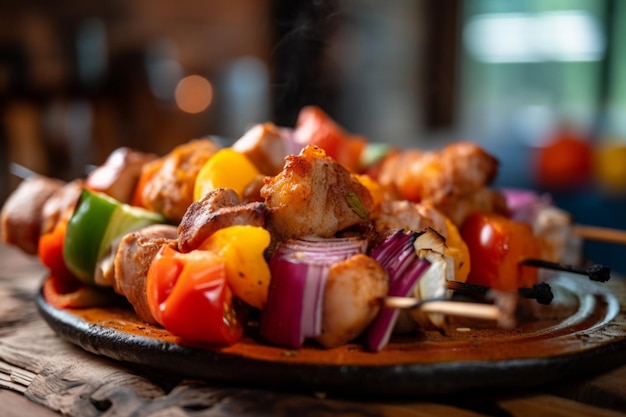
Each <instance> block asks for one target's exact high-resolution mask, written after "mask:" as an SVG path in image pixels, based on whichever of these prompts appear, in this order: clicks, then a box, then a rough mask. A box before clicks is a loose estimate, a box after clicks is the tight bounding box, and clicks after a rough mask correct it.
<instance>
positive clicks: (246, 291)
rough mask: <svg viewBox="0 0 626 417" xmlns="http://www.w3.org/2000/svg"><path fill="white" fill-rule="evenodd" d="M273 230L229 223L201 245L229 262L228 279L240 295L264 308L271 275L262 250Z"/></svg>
mask: <svg viewBox="0 0 626 417" xmlns="http://www.w3.org/2000/svg"><path fill="white" fill-rule="evenodd" d="M269 244H270V233H269V232H268V231H267V230H265V229H264V228H262V227H257V226H245V225H239V226H229V227H225V228H223V229H220V230H218V231H216V232H215V233H213V234H212V235H211V236H210V237H209V238H208V239H207V240H206V241H205V242H204V243H203V244H202V245H201V247H200V249H205V250H209V251H211V252H213V253H215V254H217V255H218V256H219V257H220V259H222V261H224V263H225V264H226V280H227V282H228V285H229V287H230V289H231V291H232V292H233V294H235V295H236V296H237V297H239V298H240V299H241V300H243V301H244V302H246V303H248V304H250V305H251V306H253V307H256V308H259V309H262V308H263V307H264V306H265V302H266V301H267V291H268V289H269V283H270V278H271V273H270V268H269V265H268V264H267V262H266V261H265V258H264V256H263V252H264V251H265V249H266V248H267V247H268V246H269Z"/></svg>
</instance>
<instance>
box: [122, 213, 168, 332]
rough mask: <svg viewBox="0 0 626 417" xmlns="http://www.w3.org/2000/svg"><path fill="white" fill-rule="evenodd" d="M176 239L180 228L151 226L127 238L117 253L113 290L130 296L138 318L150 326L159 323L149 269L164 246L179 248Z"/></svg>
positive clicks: (129, 298)
mask: <svg viewBox="0 0 626 417" xmlns="http://www.w3.org/2000/svg"><path fill="white" fill-rule="evenodd" d="M176 236H177V230H176V226H171V225H163V224H159V225H153V226H148V227H145V228H143V229H141V230H138V231H136V232H132V233H129V234H127V235H125V236H124V237H123V238H122V240H121V242H120V244H119V246H118V249H117V251H116V252H115V258H114V269H113V270H114V277H113V289H114V290H115V292H116V293H118V294H120V295H122V296H124V297H126V299H127V300H128V302H129V303H130V304H131V305H132V306H133V308H134V310H135V312H136V313H137V315H138V316H139V317H140V318H141V319H142V320H144V321H146V322H147V323H156V320H155V319H154V317H152V313H151V312H150V308H149V307H148V298H147V295H146V277H147V276H148V269H149V268H150V263H151V262H152V259H153V258H154V257H155V255H156V254H157V252H158V251H159V249H161V246H163V245H172V246H173V247H176Z"/></svg>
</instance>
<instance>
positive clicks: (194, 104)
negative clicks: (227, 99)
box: [175, 75, 213, 113]
mask: <svg viewBox="0 0 626 417" xmlns="http://www.w3.org/2000/svg"><path fill="white" fill-rule="evenodd" d="M175 99H176V105H177V106H178V108H179V109H181V110H182V111H184V112H187V113H200V112H203V111H204V110H206V109H207V108H208V107H209V106H210V105H211V102H212V101H213V86H212V85H211V83H210V82H209V80H207V79H206V78H204V77H201V76H199V75H189V76H187V77H184V78H183V79H181V80H180V81H179V82H178V85H177V86H176V93H175Z"/></svg>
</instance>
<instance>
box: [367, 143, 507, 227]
mask: <svg viewBox="0 0 626 417" xmlns="http://www.w3.org/2000/svg"><path fill="white" fill-rule="evenodd" d="M497 171H498V161H497V159H496V158H494V157H493V156H492V155H490V154H489V153H487V152H486V151H485V150H484V149H482V148H481V147H480V146H478V145H477V144H474V143H471V142H457V143H453V144H450V145H448V146H446V147H445V148H443V149H441V150H439V151H427V152H423V151H420V150H417V149H410V150H406V151H404V152H396V153H393V154H391V155H390V156H389V157H388V158H387V159H386V160H385V161H384V162H383V164H382V166H381V167H380V171H379V172H378V174H377V175H376V179H377V180H378V181H379V182H380V183H381V184H382V185H383V186H384V187H386V188H387V189H390V190H392V191H393V192H394V193H395V194H397V195H398V196H399V199H405V200H409V201H413V202H429V203H431V204H433V205H434V206H435V207H436V208H437V209H439V210H441V211H442V212H443V213H444V214H445V215H446V216H447V217H449V218H450V219H451V220H452V222H453V223H454V224H455V225H457V226H460V225H461V224H462V223H463V221H464V220H465V218H466V217H467V215H468V214H469V213H472V212H475V211H489V212H497V213H502V214H505V212H506V203H505V200H504V198H503V197H502V196H501V195H500V194H499V192H497V191H495V190H490V189H488V188H487V185H488V184H490V183H491V181H492V180H493V179H494V178H495V176H496V174H497Z"/></svg>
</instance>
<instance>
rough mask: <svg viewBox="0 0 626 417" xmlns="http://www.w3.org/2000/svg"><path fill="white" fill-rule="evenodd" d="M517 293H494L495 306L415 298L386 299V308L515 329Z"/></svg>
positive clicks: (390, 297) (389, 297)
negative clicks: (487, 322)
mask: <svg viewBox="0 0 626 417" xmlns="http://www.w3.org/2000/svg"><path fill="white" fill-rule="evenodd" d="M515 295H516V294H515V293H511V294H508V293H497V294H496V293H494V294H493V298H494V304H481V303H470V302H464V301H450V300H441V299H433V300H419V299H417V298H413V297H392V296H387V297H385V298H384V302H383V305H384V307H386V308H400V309H416V308H417V309H420V310H421V311H422V312H424V313H438V314H445V315H447V316H459V317H468V318H475V319H483V320H495V321H497V322H498V326H500V327H503V328H507V329H511V328H513V327H515V323H516V320H515V310H516V308H517V302H516V301H517V299H516V298H515Z"/></svg>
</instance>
